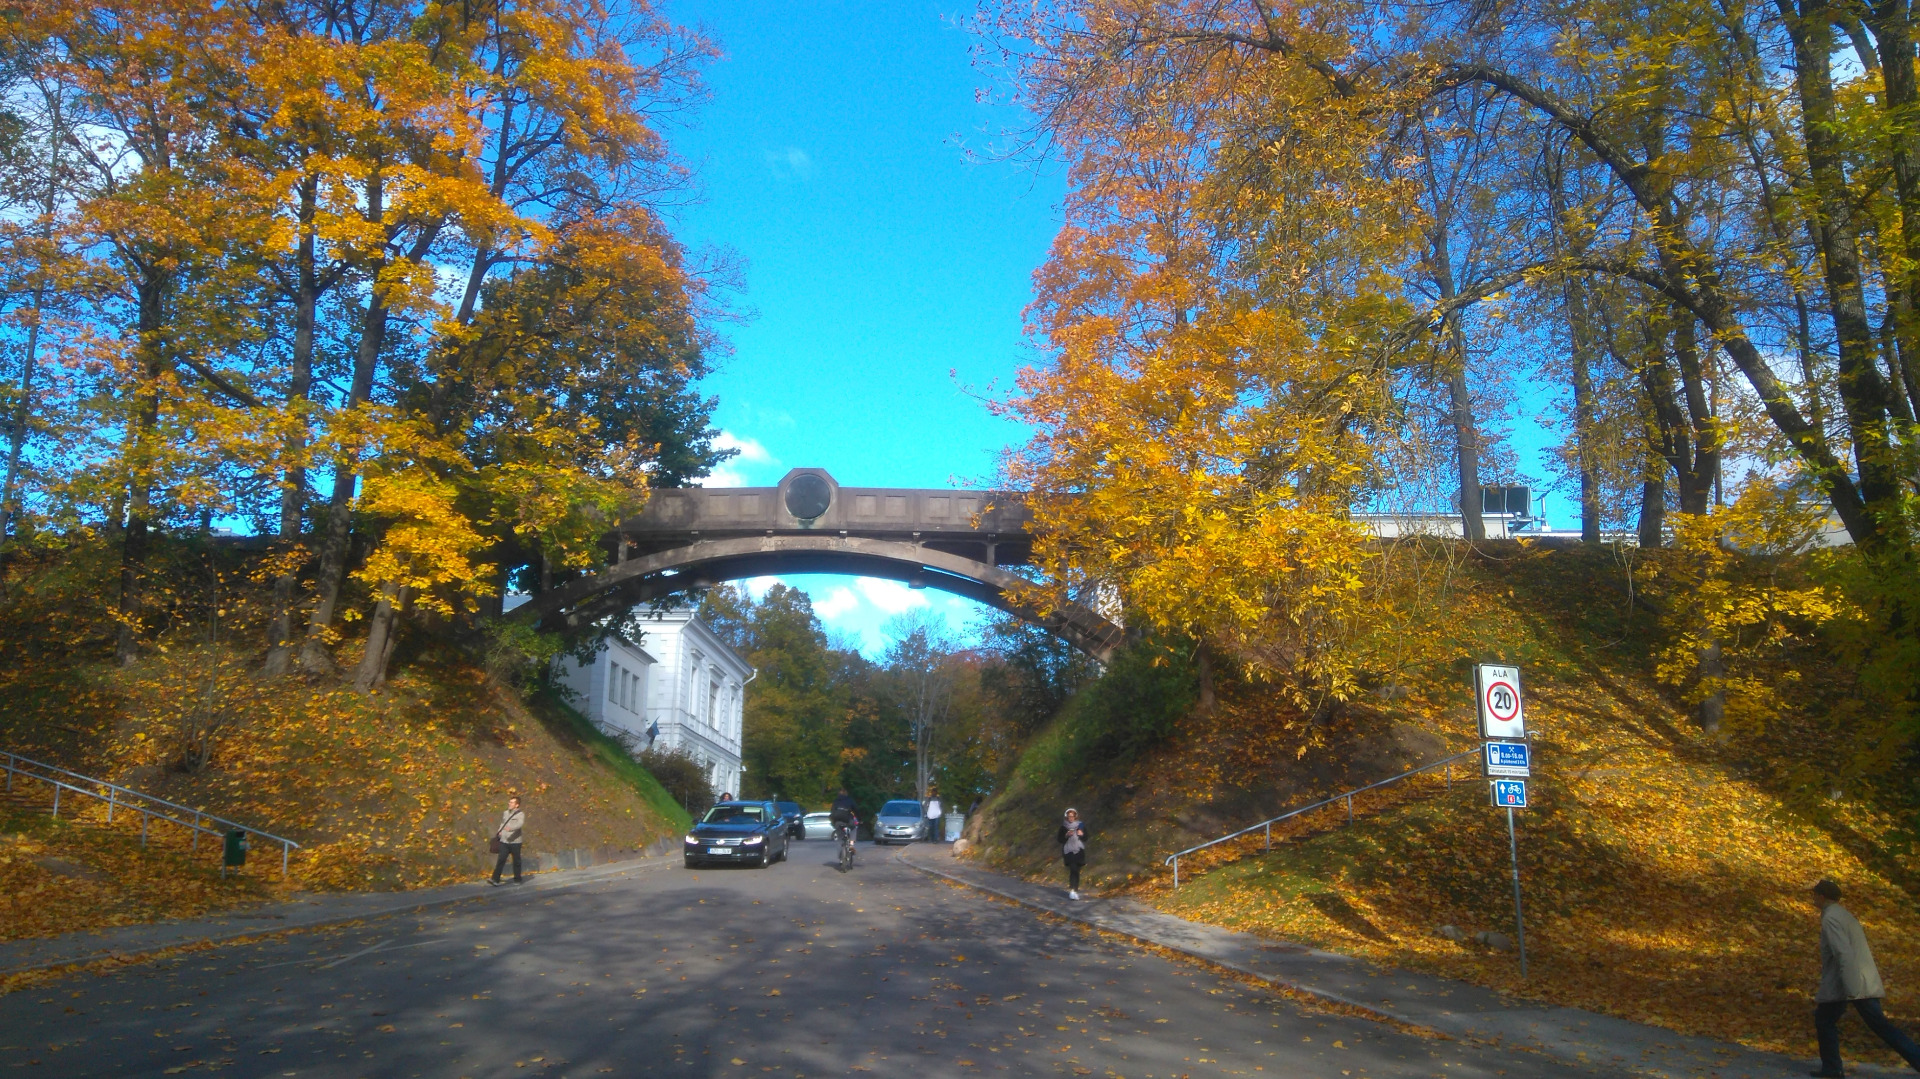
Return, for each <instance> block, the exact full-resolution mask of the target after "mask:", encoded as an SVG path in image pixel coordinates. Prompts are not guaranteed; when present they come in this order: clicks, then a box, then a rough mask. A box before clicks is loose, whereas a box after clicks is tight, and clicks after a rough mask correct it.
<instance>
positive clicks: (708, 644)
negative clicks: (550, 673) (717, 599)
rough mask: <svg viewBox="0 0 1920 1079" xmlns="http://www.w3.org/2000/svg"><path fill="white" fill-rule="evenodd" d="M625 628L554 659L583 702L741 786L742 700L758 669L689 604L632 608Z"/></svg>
mask: <svg viewBox="0 0 1920 1079" xmlns="http://www.w3.org/2000/svg"><path fill="white" fill-rule="evenodd" d="M623 629H624V631H625V632H624V633H622V634H619V635H615V636H613V637H609V638H608V639H607V642H606V644H605V645H603V646H602V647H601V649H600V652H599V654H597V655H595V656H594V657H593V660H592V662H590V663H587V664H584V665H583V664H581V663H579V662H578V661H577V660H575V659H573V658H572V657H570V656H563V657H561V658H560V659H558V660H555V661H554V663H555V671H554V673H555V674H556V675H557V676H558V678H559V680H560V681H561V682H562V683H564V684H565V685H567V686H568V687H569V688H571V689H572V690H573V691H574V692H575V693H577V694H579V703H580V710H581V711H583V712H585V713H586V716H587V718H588V719H591V720H592V721H593V722H594V723H595V724H597V725H599V726H600V727H601V728H602V729H603V730H609V731H612V730H620V731H627V732H630V733H632V735H633V736H634V738H635V740H636V743H637V744H638V745H639V746H640V747H642V748H647V747H648V746H651V747H652V748H655V749H679V750H685V751H686V752H687V753H689V754H691V755H692V756H693V758H694V759H695V760H697V761H699V762H700V763H701V764H703V765H705V766H706V768H707V772H708V775H709V776H711V777H712V780H713V788H714V791H715V793H723V792H732V793H735V794H737V793H739V791H740V775H741V766H740V725H741V703H742V701H743V699H744V698H745V695H746V687H747V683H748V682H751V681H753V679H754V676H755V674H756V672H755V671H754V669H753V668H752V667H749V666H747V663H746V661H745V660H743V659H741V658H740V656H739V655H738V654H736V653H735V652H734V650H733V649H732V648H730V647H728V646H727V643H726V642H725V641H722V640H721V639H720V638H719V637H717V636H715V635H714V632H713V631H712V630H711V629H708V628H707V626H706V624H705V623H703V622H701V621H700V620H699V619H698V618H696V617H694V613H693V612H692V611H691V610H675V611H663V612H660V613H658V614H654V613H647V612H641V611H635V612H634V613H633V615H632V616H631V617H630V618H629V620H628V621H627V623H626V624H625V626H624V627H623Z"/></svg>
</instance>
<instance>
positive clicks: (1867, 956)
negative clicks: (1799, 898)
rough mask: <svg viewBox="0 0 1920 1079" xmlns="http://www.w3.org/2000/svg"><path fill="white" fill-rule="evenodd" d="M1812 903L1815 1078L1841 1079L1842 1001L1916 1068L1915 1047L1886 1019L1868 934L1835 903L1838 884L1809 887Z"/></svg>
mask: <svg viewBox="0 0 1920 1079" xmlns="http://www.w3.org/2000/svg"><path fill="white" fill-rule="evenodd" d="M1813 902H1814V904H1815V905H1816V906H1818V907H1819V908H1820V991H1819V992H1818V993H1815V994H1814V997H1813V1000H1814V1005H1813V1030H1814V1034H1815V1036H1816V1037H1818V1039H1819V1041H1820V1070H1819V1071H1817V1072H1813V1073H1812V1074H1813V1075H1815V1076H1817V1077H1819V1079H1840V1077H1841V1076H1842V1075H1844V1074H1845V1072H1844V1071H1842V1069H1841V1066H1840V1017H1841V1016H1843V1015H1845V1014H1847V1005H1848V1004H1852V1005H1853V1009H1854V1010H1855V1011H1857V1012H1859V1013H1860V1018H1861V1020H1862V1021H1863V1022H1865V1023H1866V1024H1867V1029H1868V1030H1871V1031H1873V1032H1874V1033H1875V1034H1878V1035H1880V1040H1881V1041H1883V1042H1886V1043H1887V1045H1888V1046H1890V1047H1892V1049H1893V1051H1894V1052H1896V1053H1899V1054H1900V1055H1901V1056H1903V1057H1905V1058H1906V1060H1907V1063H1908V1064H1909V1065H1911V1066H1912V1067H1913V1068H1914V1070H1916V1071H1920V1045H1915V1044H1914V1042H1913V1039H1912V1038H1910V1037H1908V1036H1907V1033H1906V1031H1903V1030H1901V1029H1900V1028H1899V1027H1896V1026H1894V1025H1893V1024H1892V1023H1890V1022H1888V1021H1887V1014H1886V1012H1884V1011H1882V1010H1881V1007H1880V998H1881V997H1883V996H1885V995H1886V989H1885V988H1884V987H1883V986H1882V985H1881V984H1880V968H1879V967H1877V966H1875V965H1874V962H1873V949H1872V948H1870V947H1868V946H1867V934H1866V931H1865V930H1864V929H1861V928H1860V922H1859V920H1858V919H1856V918H1855V917H1854V916H1853V914H1852V913H1851V912H1849V911H1848V910H1847V908H1845V907H1843V906H1841V905H1840V886H1839V885H1838V884H1835V883H1834V882H1832V881H1830V880H1823V881H1821V882H1820V883H1818V884H1816V885H1814V886H1813Z"/></svg>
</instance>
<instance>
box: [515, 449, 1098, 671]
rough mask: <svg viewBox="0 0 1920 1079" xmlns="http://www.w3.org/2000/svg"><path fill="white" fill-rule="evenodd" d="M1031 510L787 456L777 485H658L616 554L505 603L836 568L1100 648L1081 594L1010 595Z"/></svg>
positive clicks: (579, 598)
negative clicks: (846, 483) (1048, 610)
mask: <svg viewBox="0 0 1920 1079" xmlns="http://www.w3.org/2000/svg"><path fill="white" fill-rule="evenodd" d="M1031 521H1032V514H1031V513H1030V512H1029V511H1028V510H1027V509H1026V507H1024V506H1023V505H1021V504H1020V503H1019V501H1017V499H1015V498H1009V497H1008V496H1006V495H1005V494H1002V493H999V492H994V491H977V490H925V489H914V488H899V487H842V486H840V485H839V484H838V483H836V482H835V481H834V479H833V477H832V476H830V475H828V474H827V473H826V471H825V470H824V469H818V468H797V469H794V470H793V471H792V472H789V473H787V475H786V476H785V478H783V479H782V480H781V481H780V485H779V486H777V487H697V488H685V489H680V488H675V489H669V490H662V491H655V492H654V493H653V497H652V498H651V499H650V500H649V501H648V502H647V506H646V509H644V510H643V511H641V512H640V513H639V514H638V515H637V516H634V517H630V518H628V519H627V520H624V521H622V522H620V524H619V525H618V526H617V527H616V528H615V529H614V530H613V536H612V541H613V543H614V544H615V550H616V552H617V553H616V556H615V559H614V564H613V565H611V566H609V567H607V568H606V569H604V570H602V571H601V572H599V573H596V574H594V575H592V576H590V577H583V578H580V579H578V580H574V581H568V582H566V583H564V584H560V585H557V586H555V587H554V588H552V589H549V590H547V591H545V592H542V593H540V594H539V595H537V596H535V597H533V599H531V600H530V601H529V602H527V603H525V604H523V605H521V606H520V607H517V608H515V609H514V611H513V613H512V614H511V615H510V617H512V618H517V619H523V620H528V621H536V622H538V623H539V624H541V625H545V626H549V627H556V628H557V627H560V626H566V625H580V624H583V623H586V622H591V621H594V620H597V619H599V618H602V617H605V616H607V615H609V614H614V613H617V612H619V611H622V610H626V609H628V608H630V607H634V606H637V605H639V604H643V603H649V602H651V601H653V600H655V599H658V598H660V597H663V596H666V595H669V594H671V593H674V592H680V591H684V590H686V589H688V588H701V587H706V586H708V585H711V584H714V583H717V582H719V581H732V580H740V579H743V578H747V577H765V576H772V575H775V574H787V573H841V574H852V575H857V576H862V577H880V578H886V579H890V580H895V581H902V582H904V583H906V584H908V585H910V586H912V587H914V588H937V589H940V590H941V591H944V592H951V593H953V594H954V595H959V596H965V597H967V598H968V599H972V600H977V601H978V602H981V603H984V604H987V605H988V606H991V607H995V608H998V609H1000V610H1003V611H1006V612H1008V613H1010V614H1013V615H1015V616H1017V617H1020V618H1024V619H1026V620H1027V621H1029V622H1032V623H1034V624H1035V625H1039V626H1042V627H1044V628H1046V629H1048V630H1050V631H1052V632H1054V633H1056V634H1058V635H1059V636H1060V637H1061V638H1063V639H1065V640H1066V641H1068V642H1069V643H1071V644H1072V645H1074V646H1075V647H1077V648H1079V649H1080V650H1081V651H1083V652H1085V653H1087V654H1088V655H1090V656H1092V657H1093V658H1095V659H1097V660H1100V661H1101V662H1103V663H1104V662H1106V661H1108V660H1109V659H1110V658H1111V657H1112V655H1113V651H1114V649H1115V648H1117V647H1118V646H1119V645H1120V642H1121V640H1122V639H1123V638H1124V636H1125V631H1124V630H1122V629H1121V627H1120V626H1118V625H1115V624H1114V622H1113V621H1111V620H1110V619H1108V618H1106V617H1104V616H1102V615H1101V614H1100V613H1098V612H1096V611H1094V610H1092V609H1091V608H1088V607H1084V606H1081V605H1079V604H1073V605H1069V606H1068V607H1066V608H1064V609H1062V610H1059V611H1056V612H1055V613H1053V614H1052V615H1046V616H1043V615H1040V614H1038V613H1037V612H1035V611H1033V610H1030V609H1027V608H1025V607H1023V606H1022V605H1020V604H1018V603H1016V602H1014V601H1013V600H1012V599H1011V598H1010V597H1009V592H1010V591H1011V590H1012V589H1014V588H1015V587H1016V586H1017V585H1018V584H1019V583H1020V578H1019V577H1017V576H1015V575H1014V574H1013V573H1011V572H1009V570H1008V569H1007V567H1009V566H1020V565H1024V564H1025V563H1026V562H1027V561H1028V559H1029V558H1030V557H1031V556H1032V552H1033V536H1032V533H1031V531H1030V529H1029V525H1030V523H1031Z"/></svg>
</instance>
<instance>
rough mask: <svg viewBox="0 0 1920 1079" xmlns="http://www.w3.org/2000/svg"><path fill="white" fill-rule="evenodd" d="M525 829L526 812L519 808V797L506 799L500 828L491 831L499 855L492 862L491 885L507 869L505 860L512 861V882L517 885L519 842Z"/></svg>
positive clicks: (497, 880)
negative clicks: (505, 809)
mask: <svg viewBox="0 0 1920 1079" xmlns="http://www.w3.org/2000/svg"><path fill="white" fill-rule="evenodd" d="M526 829H527V811H526V810H524V809H521V808H520V796H519V795H517V794H516V795H513V796H512V797H510V798H508V799H507V811H506V812H505V813H502V814H500V827H498V828H495V829H494V830H493V841H494V844H495V849H497V850H498V851H499V852H500V853H499V856H498V857H496V858H495V859H494V860H493V883H495V884H499V883H500V871H501V870H503V869H505V868H506V867H507V859H508V858H512V859H513V882H514V883H515V884H519V883H520V882H521V877H520V841H521V839H522V838H523V837H524V836H525V834H526Z"/></svg>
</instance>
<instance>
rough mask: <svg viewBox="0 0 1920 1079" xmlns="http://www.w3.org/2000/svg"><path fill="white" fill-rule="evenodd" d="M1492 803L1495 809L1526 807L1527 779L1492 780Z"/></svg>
mask: <svg viewBox="0 0 1920 1079" xmlns="http://www.w3.org/2000/svg"><path fill="white" fill-rule="evenodd" d="M1493 805H1494V808H1496V809H1525V808H1527V781H1526V780H1524V779H1496V780H1494V781H1493Z"/></svg>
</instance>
